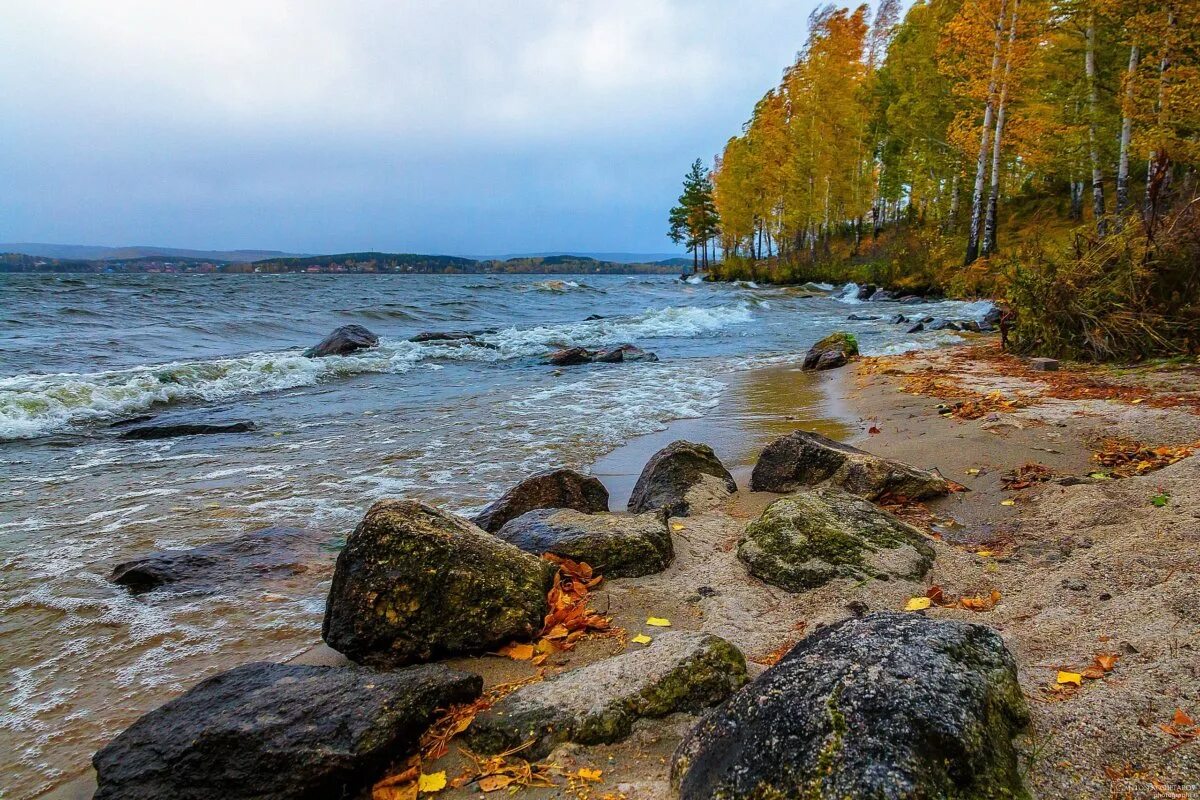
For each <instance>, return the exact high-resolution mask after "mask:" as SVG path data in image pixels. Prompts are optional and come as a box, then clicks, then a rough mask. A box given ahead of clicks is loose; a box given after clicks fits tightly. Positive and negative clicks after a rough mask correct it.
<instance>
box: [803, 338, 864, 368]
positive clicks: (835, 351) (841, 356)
mask: <svg viewBox="0 0 1200 800" xmlns="http://www.w3.org/2000/svg"><path fill="white" fill-rule="evenodd" d="M856 355H858V339H856V338H855V337H854V334H853V333H847V332H846V331H836V332H834V333H831V334H829V335H828V336H826V337H825V338H824V339H822V340H821V341H819V342H817V343H816V344H814V345H813V346H812V347H810V348H808V352H807V353H805V354H804V364H803V366H802V368H803V369H809V370H826V369H833V368H834V367H840V366H842V365H844V364H845V363H846V362H847V361H849V360H850V359H851V358H852V357H854V356H856Z"/></svg>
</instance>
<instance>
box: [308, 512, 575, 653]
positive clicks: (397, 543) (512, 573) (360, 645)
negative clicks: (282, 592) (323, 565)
mask: <svg viewBox="0 0 1200 800" xmlns="http://www.w3.org/2000/svg"><path fill="white" fill-rule="evenodd" d="M553 579H554V568H553V566H551V565H550V564H548V563H547V562H544V561H542V560H540V559H538V558H537V557H535V556H532V555H530V554H528V553H525V552H523V551H521V550H519V549H517V548H516V547H514V546H513V545H511V544H508V543H507V542H503V541H501V540H499V539H497V538H496V537H495V536H492V535H491V534H489V533H487V532H486V531H483V530H481V529H479V528H477V527H476V526H475V525H473V524H471V523H470V522H468V521H467V520H465V519H461V518H459V517H456V516H454V515H452V514H447V513H445V512H442V511H440V510H438V509H436V508H432V507H430V506H427V505H425V504H423V503H418V502H414V501H411V500H382V501H380V502H378V503H376V504H375V505H373V506H371V508H370V510H369V511H367V515H366V516H365V517H364V518H363V520H362V522H360V523H359V525H358V527H357V528H355V529H354V532H353V533H352V534H350V537H349V538H348V539H347V540H346V546H345V548H343V549H342V552H341V553H340V554H339V555H338V559H337V565H336V566H335V568H334V574H333V583H332V585H331V586H330V588H329V600H328V602H327V604H326V607H325V623H324V626H323V627H322V631H321V632H322V635H323V636H324V638H325V641H326V642H327V643H328V644H329V646H330V647H332V648H333V649H335V650H338V651H340V652H342V653H344V654H345V655H346V656H347V657H349V658H350V659H351V660H353V661H357V662H359V663H362V664H368V665H371V666H378V667H396V666H403V665H405V664H411V663H414V662H418V661H429V660H431V659H435V658H440V657H444V656H453V655H462V654H469V653H482V652H486V651H487V650H490V649H493V648H496V647H499V646H501V645H503V644H505V643H507V642H509V641H512V640H513V639H529V638H530V637H531V636H533V634H534V633H536V632H537V631H538V630H539V629H540V628H541V625H542V620H543V618H544V617H545V615H546V613H547V610H548V607H547V601H546V592H547V591H548V590H549V588H550V585H551V583H552V582H553Z"/></svg>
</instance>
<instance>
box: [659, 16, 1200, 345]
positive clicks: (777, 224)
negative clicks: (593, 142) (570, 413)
mask: <svg viewBox="0 0 1200 800" xmlns="http://www.w3.org/2000/svg"><path fill="white" fill-rule="evenodd" d="M1198 162H1200V3H1197V2H1195V0H1171V1H1170V2H1163V3H1154V4H1150V3H1145V2H1135V1H1134V0H1092V2H1086V1H1085V0H923V1H919V2H917V3H915V4H914V5H913V6H912V7H911V8H910V9H909V10H908V12H907V13H906V14H904V15H903V17H902V18H901V4H900V3H899V2H898V0H880V2H879V4H878V6H877V7H876V8H875V9H874V11H872V10H871V9H870V8H869V7H867V6H865V5H864V6H859V7H858V8H854V9H849V8H836V7H834V6H832V5H829V6H825V7H823V8H820V9H818V10H817V11H815V12H814V13H813V15H812V17H811V19H810V32H809V36H808V39H807V41H806V42H805V43H804V46H803V48H802V49H801V50H800V52H799V53H798V55H797V57H796V60H795V62H794V63H793V64H791V65H790V66H788V67H787V68H786V69H785V70H784V71H783V75H782V79H781V80H780V82H779V84H778V85H777V86H774V87H771V88H770V89H769V90H768V91H767V92H766V94H765V95H764V96H763V97H762V98H761V99H760V100H759V101H758V102H757V103H756V104H755V105H754V107H753V111H752V113H751V115H750V117H749V120H748V122H746V124H745V125H744V126H743V130H742V131H741V133H740V134H739V135H736V136H733V137H732V138H730V139H729V141H728V143H727V144H726V145H725V147H724V150H723V151H722V152H721V153H720V154H719V155H717V156H716V158H715V159H714V162H713V165H712V167H711V169H704V168H703V167H702V166H701V164H697V165H694V166H693V171H692V173H691V174H689V176H688V179H687V180H686V181H685V191H684V194H683V196H682V197H681V198H680V200H681V202H680V205H679V206H678V207H677V208H676V209H674V210H673V212H672V217H671V234H672V236H673V237H675V238H676V239H677V241H680V242H681V243H684V244H686V246H687V247H688V248H689V249H690V250H691V251H692V252H693V253H695V254H696V256H697V262H698V264H699V265H700V266H704V265H705V264H708V263H709V262H710V261H711V262H713V263H712V264H711V269H710V270H709V272H710V276H711V277H714V278H717V279H722V278H724V279H732V278H754V279H757V280H771V281H776V282H797V281H804V280H814V279H817V280H820V279H824V280H843V279H857V280H870V281H873V282H876V283H880V284H884V285H892V286H899V287H905V288H908V289H910V290H915V291H920V292H927V293H946V294H951V295H955V296H992V297H997V298H999V299H1002V300H1007V301H1008V302H1009V303H1011V305H1012V307H1013V308H1014V309H1015V310H1016V313H1017V314H1018V315H1019V317H1020V320H1021V324H1020V325H1019V326H1018V346H1019V347H1022V348H1024V349H1026V350H1028V351H1035V350H1036V351H1042V352H1048V353H1053V354H1062V355H1074V356H1082V357H1091V358H1109V357H1116V356H1133V357H1137V356H1144V355H1150V354H1155V353H1164V352H1175V351H1189V350H1190V351H1194V350H1195V348H1196V346H1197V344H1198V341H1197V322H1198V317H1200V309H1198V305H1197V301H1198V298H1200V275H1198V273H1200V269H1198V268H1197V264H1198V263H1200V261H1198V258H1200V221H1198V220H1197V212H1196V209H1195V207H1194V206H1195V205H1196V197H1197V175H1196V167H1197V163H1198Z"/></svg>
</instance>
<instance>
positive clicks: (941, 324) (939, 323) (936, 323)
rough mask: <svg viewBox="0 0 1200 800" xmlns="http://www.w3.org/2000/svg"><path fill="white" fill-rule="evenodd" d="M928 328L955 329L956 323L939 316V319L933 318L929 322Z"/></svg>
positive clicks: (934, 329)
mask: <svg viewBox="0 0 1200 800" xmlns="http://www.w3.org/2000/svg"><path fill="white" fill-rule="evenodd" d="M929 330H931V331H956V330H958V325H957V324H956V323H954V322H951V321H950V320H948V319H940V318H939V319H935V320H933V321H932V322H930V323H929Z"/></svg>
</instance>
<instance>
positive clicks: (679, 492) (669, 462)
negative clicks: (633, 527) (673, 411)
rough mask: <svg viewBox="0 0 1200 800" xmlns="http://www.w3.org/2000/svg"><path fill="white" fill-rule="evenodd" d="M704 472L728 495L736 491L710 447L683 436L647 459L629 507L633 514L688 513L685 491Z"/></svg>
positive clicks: (676, 515) (697, 480) (698, 480)
mask: <svg viewBox="0 0 1200 800" xmlns="http://www.w3.org/2000/svg"><path fill="white" fill-rule="evenodd" d="M705 475H709V476H712V477H714V478H716V479H717V480H718V481H720V482H721V483H723V484H724V486H725V488H726V489H727V490H728V491H729V492H730V493H731V494H732V493H733V492H736V491H737V483H736V482H735V481H734V480H733V476H732V475H730V474H729V470H727V469H725V465H724V464H722V463H721V459H719V458H717V454H716V453H714V452H713V449H712V448H711V447H709V446H708V445H706V444H696V443H695V442H688V441H684V440H683V439H680V440H679V441H675V442H671V443H670V444H669V445H667V446H666V447H664V448H663V449H662V450H659V451H658V452H657V453H655V454H654V455H653V456H651V458H650V460H649V461H647V462H646V466H645V468H643V469H642V474H641V475H640V476H639V477H638V480H637V484H636V485H634V487H633V494H631V495H630V497H629V505H628V508H629V510H630V511H632V512H633V513H635V514H638V513H642V512H645V511H655V510H658V509H666V512H667V513H668V514H669V515H670V516H673V517H684V516H687V514H688V511H689V508H688V501H687V493H688V490H689V489H691V488H692V487H693V486H695V485H696V484H697V483H699V482H700V481H701V480H702V479H703V478H704V476H705Z"/></svg>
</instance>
